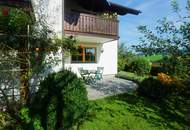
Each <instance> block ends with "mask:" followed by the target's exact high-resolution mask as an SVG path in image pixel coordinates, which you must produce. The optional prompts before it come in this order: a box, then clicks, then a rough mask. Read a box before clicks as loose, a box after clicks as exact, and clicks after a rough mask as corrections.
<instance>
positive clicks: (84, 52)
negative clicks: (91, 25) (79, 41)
mask: <svg viewBox="0 0 190 130" xmlns="http://www.w3.org/2000/svg"><path fill="white" fill-rule="evenodd" d="M71 59H72V63H95V62H96V48H95V47H81V48H79V49H78V52H75V53H73V54H72V57H71Z"/></svg>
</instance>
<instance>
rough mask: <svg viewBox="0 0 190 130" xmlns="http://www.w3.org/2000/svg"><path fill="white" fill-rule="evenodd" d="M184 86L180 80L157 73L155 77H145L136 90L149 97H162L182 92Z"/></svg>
mask: <svg viewBox="0 0 190 130" xmlns="http://www.w3.org/2000/svg"><path fill="white" fill-rule="evenodd" d="M184 88H185V86H184V84H183V82H182V81H180V80H178V79H176V78H173V77H170V76H169V75H166V74H164V73H159V74H158V76H157V79H156V78H147V79H145V80H143V81H142V82H141V84H140V86H139V88H138V89H137V92H138V93H139V94H140V95H142V96H145V97H148V98H151V99H162V98H165V97H166V96H170V95H174V94H179V93H182V92H184Z"/></svg>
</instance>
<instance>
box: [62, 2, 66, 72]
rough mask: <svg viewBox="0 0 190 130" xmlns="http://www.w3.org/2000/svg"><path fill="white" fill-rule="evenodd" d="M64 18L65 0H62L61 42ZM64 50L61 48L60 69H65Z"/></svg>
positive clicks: (63, 33)
mask: <svg viewBox="0 0 190 130" xmlns="http://www.w3.org/2000/svg"><path fill="white" fill-rule="evenodd" d="M64 17H65V0H62V40H63V38H64V35H65V32H64ZM64 53H65V50H64V47H63V46H62V69H63V70H64V69H65V55H64Z"/></svg>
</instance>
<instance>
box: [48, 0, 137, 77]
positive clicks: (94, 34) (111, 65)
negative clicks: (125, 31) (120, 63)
mask: <svg viewBox="0 0 190 130" xmlns="http://www.w3.org/2000/svg"><path fill="white" fill-rule="evenodd" d="M47 12H48V14H49V18H48V21H49V24H50V25H52V28H53V29H54V30H55V31H56V32H57V34H59V35H60V36H61V35H66V36H73V37H75V38H76V39H77V40H78V42H79V43H80V48H79V50H78V53H76V54H72V55H71V56H70V57H68V58H67V59H66V61H65V67H68V68H71V69H72V71H74V72H75V73H78V68H79V67H83V68H84V69H90V70H91V69H92V70H94V69H96V68H97V67H104V72H103V74H104V75H114V74H116V73H117V57H118V55H117V53H118V43H119V20H118V15H126V14H133V15H138V14H139V13H140V11H138V10H135V9H131V8H128V7H124V6H122V5H119V4H116V3H112V2H108V1H107V0H64V1H62V0H56V1H55V0H49V5H48V6H47ZM63 12H64V13H63ZM58 68H59V67H58ZM60 68H61V66H60Z"/></svg>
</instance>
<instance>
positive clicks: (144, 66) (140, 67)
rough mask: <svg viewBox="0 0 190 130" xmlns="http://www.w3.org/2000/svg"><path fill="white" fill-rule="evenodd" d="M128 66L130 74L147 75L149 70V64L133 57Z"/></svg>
mask: <svg viewBox="0 0 190 130" xmlns="http://www.w3.org/2000/svg"><path fill="white" fill-rule="evenodd" d="M130 66H131V71H132V72H134V73H136V74H140V75H144V74H149V73H150V70H151V63H150V62H149V61H148V60H147V59H146V58H144V57H135V58H134V59H132V61H131V64H130Z"/></svg>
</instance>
